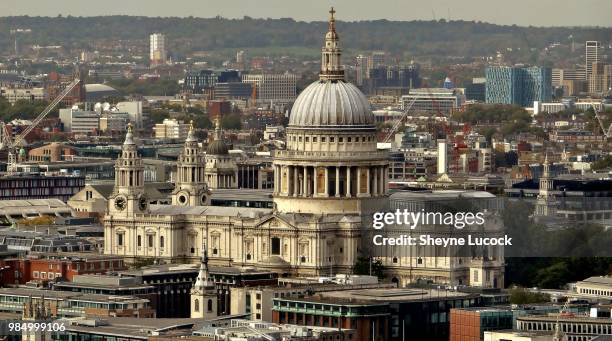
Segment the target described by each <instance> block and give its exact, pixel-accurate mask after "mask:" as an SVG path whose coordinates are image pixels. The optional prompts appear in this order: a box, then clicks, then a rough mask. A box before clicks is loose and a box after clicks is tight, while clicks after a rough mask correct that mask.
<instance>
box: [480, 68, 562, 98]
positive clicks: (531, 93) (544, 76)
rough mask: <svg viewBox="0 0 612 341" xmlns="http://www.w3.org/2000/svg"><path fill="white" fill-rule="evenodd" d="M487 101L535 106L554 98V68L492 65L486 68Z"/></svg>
mask: <svg viewBox="0 0 612 341" xmlns="http://www.w3.org/2000/svg"><path fill="white" fill-rule="evenodd" d="M485 75H486V78H487V82H486V84H487V85H486V102H487V103H500V104H516V105H520V106H523V107H531V106H533V102H534V101H540V102H547V101H550V100H551V99H552V70H551V69H550V68H547V67H537V66H533V67H510V66H491V67H488V68H487V70H486V73H485Z"/></svg>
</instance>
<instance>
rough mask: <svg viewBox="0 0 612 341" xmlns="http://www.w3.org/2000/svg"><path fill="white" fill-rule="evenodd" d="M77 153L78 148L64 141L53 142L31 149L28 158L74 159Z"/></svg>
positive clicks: (41, 160) (55, 160)
mask: <svg viewBox="0 0 612 341" xmlns="http://www.w3.org/2000/svg"><path fill="white" fill-rule="evenodd" d="M76 154H77V152H76V148H74V147H72V146H69V145H66V144H63V143H59V142H52V143H49V144H46V145H44V146H41V147H38V148H33V149H30V150H29V151H28V160H29V161H36V162H59V161H68V160H73V158H74V157H75V156H76Z"/></svg>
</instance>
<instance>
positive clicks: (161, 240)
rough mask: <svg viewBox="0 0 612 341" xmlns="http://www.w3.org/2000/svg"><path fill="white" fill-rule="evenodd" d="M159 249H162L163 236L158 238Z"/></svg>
mask: <svg viewBox="0 0 612 341" xmlns="http://www.w3.org/2000/svg"><path fill="white" fill-rule="evenodd" d="M159 247H164V236H161V237H159Z"/></svg>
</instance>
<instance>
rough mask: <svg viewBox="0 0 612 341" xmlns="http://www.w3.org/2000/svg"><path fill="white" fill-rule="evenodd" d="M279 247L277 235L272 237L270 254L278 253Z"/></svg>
mask: <svg viewBox="0 0 612 341" xmlns="http://www.w3.org/2000/svg"><path fill="white" fill-rule="evenodd" d="M280 248H281V243H280V238H278V237H274V238H272V254H273V255H280V251H281V250H280Z"/></svg>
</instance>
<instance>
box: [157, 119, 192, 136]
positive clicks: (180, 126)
mask: <svg viewBox="0 0 612 341" xmlns="http://www.w3.org/2000/svg"><path fill="white" fill-rule="evenodd" d="M153 129H154V130H155V138H156V139H180V140H184V139H186V138H187V133H188V132H189V124H188V123H185V122H183V121H178V120H177V119H175V118H166V119H164V121H163V122H162V123H157V124H155V127H154V128H153Z"/></svg>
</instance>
